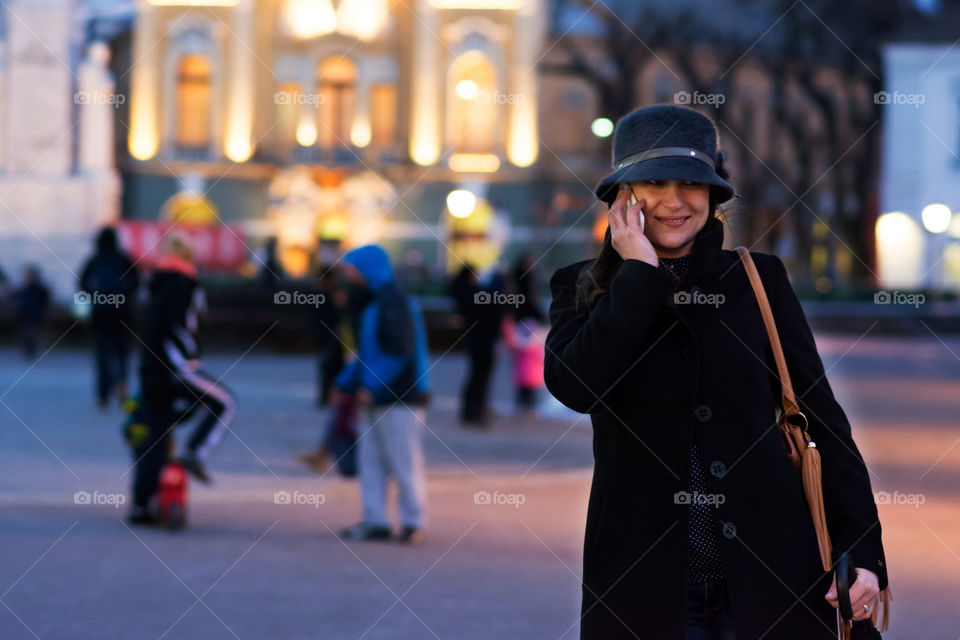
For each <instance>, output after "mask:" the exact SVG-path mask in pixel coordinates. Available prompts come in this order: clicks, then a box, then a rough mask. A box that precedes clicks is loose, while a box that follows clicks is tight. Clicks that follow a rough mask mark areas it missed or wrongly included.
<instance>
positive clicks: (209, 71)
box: [176, 55, 213, 148]
mask: <svg viewBox="0 0 960 640" xmlns="http://www.w3.org/2000/svg"><path fill="white" fill-rule="evenodd" d="M212 97H213V67H212V65H211V64H210V60H209V59H207V57H206V56H202V55H186V56H183V57H182V58H181V59H180V65H179V69H178V71H177V126H176V132H177V135H176V141H177V145H179V146H181V147H194V148H197V147H207V146H209V145H210V101H211V99H212Z"/></svg>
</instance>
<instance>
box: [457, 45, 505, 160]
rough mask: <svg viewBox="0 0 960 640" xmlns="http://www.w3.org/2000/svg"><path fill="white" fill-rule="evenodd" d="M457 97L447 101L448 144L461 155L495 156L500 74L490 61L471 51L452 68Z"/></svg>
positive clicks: (461, 57)
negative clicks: (479, 154)
mask: <svg viewBox="0 0 960 640" xmlns="http://www.w3.org/2000/svg"><path fill="white" fill-rule="evenodd" d="M450 86H451V87H452V90H453V94H452V95H451V96H450V97H449V98H448V100H447V137H448V140H447V142H448V144H449V145H451V146H452V147H453V148H454V150H455V151H456V152H457V153H491V152H492V151H493V146H494V132H495V131H496V129H497V109H498V107H499V108H505V106H504V105H500V104H498V99H499V98H500V95H499V94H498V93H497V75H496V71H495V70H494V68H493V64H492V63H491V62H490V60H489V58H487V56H485V55H484V54H483V53H481V52H480V51H468V52H466V53H464V54H463V55H461V56H460V57H459V58H457V59H456V60H454V61H453V64H452V65H450Z"/></svg>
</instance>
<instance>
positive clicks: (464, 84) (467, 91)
mask: <svg viewBox="0 0 960 640" xmlns="http://www.w3.org/2000/svg"><path fill="white" fill-rule="evenodd" d="M478 90H479V87H477V83H476V82H474V81H473V80H461V81H460V82H458V83H457V89H456V91H457V97H458V98H460V99H461V100H473V99H474V98H476V97H477V91H478Z"/></svg>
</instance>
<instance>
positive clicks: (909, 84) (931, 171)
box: [877, 12, 960, 292]
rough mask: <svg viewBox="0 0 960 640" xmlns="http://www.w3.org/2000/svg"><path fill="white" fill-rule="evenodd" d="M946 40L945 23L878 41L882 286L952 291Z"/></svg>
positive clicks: (956, 65)
mask: <svg viewBox="0 0 960 640" xmlns="http://www.w3.org/2000/svg"><path fill="white" fill-rule="evenodd" d="M955 17H960V12H955ZM953 24H956V22H955V21H954V22H953ZM954 40H955V38H954V37H953V32H952V30H950V31H949V35H948V33H947V32H945V33H943V34H941V37H937V33H936V32H929V31H928V32H927V33H926V34H924V37H923V38H917V39H907V40H905V41H901V42H896V43H892V44H890V45H888V46H887V47H886V49H885V67H886V74H885V79H886V85H885V88H884V91H883V93H882V94H881V95H880V96H879V99H881V100H882V102H883V104H884V110H885V114H884V153H883V178H882V181H881V185H882V189H881V198H882V200H881V204H882V207H883V212H884V213H883V215H881V216H880V219H879V220H878V224H877V254H878V263H879V269H880V277H881V281H882V283H883V285H884V286H886V287H889V288H906V289H917V288H925V289H926V288H931V289H940V290H951V291H954V292H956V291H960V51H957V50H956V49H955V42H954Z"/></svg>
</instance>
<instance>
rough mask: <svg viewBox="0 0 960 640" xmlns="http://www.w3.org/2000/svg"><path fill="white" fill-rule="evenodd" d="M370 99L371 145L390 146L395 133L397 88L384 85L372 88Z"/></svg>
mask: <svg viewBox="0 0 960 640" xmlns="http://www.w3.org/2000/svg"><path fill="white" fill-rule="evenodd" d="M370 98H371V109H370V110H371V118H372V122H371V127H372V129H373V144H374V146H377V147H389V146H392V145H393V142H394V138H395V136H396V131H397V88H396V87H394V86H393V85H386V84H385V85H377V86H374V87H373V88H372V89H371V90H370Z"/></svg>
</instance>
